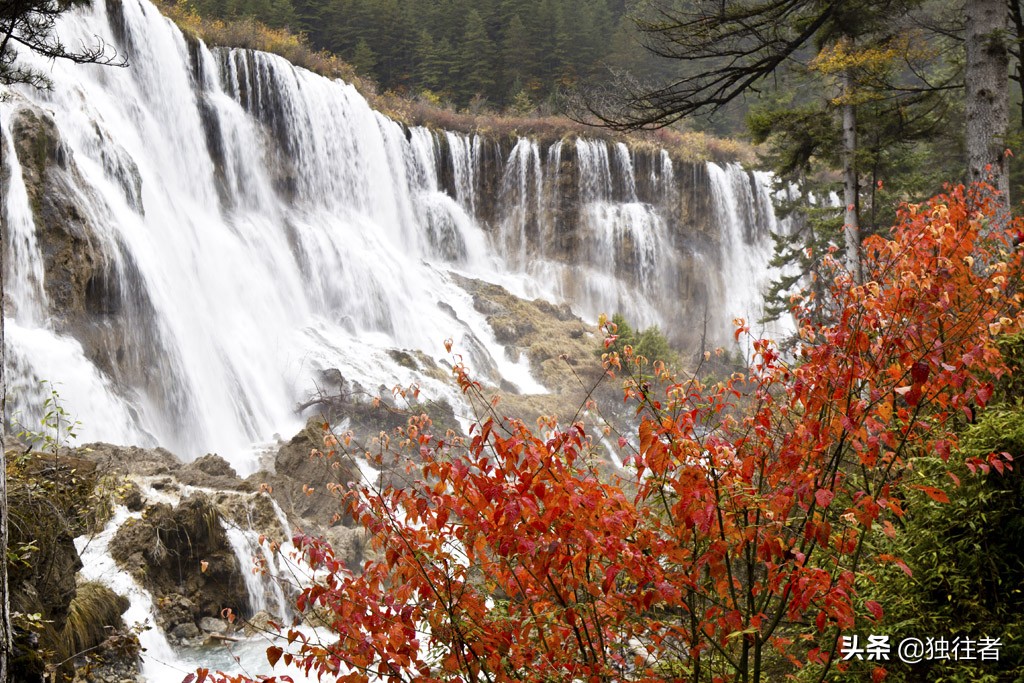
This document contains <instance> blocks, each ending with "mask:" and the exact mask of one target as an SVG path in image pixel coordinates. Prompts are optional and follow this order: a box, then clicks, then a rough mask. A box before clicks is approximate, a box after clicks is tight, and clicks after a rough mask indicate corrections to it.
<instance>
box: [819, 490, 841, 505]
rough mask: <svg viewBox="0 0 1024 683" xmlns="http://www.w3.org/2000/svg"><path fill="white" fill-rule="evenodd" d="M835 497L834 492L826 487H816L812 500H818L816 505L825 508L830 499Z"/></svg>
mask: <svg viewBox="0 0 1024 683" xmlns="http://www.w3.org/2000/svg"><path fill="white" fill-rule="evenodd" d="M835 497H836V494H834V493H832V492H831V491H829V490H828V489H818V490H817V491H816V492H815V493H814V500H816V501H817V502H818V507H823V508H827V507H828V506H829V503H831V502H832V499H833V498H835Z"/></svg>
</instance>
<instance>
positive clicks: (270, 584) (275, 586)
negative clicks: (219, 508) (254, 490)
mask: <svg viewBox="0 0 1024 683" xmlns="http://www.w3.org/2000/svg"><path fill="white" fill-rule="evenodd" d="M221 527H222V528H223V529H224V533H225V535H226V536H227V539H228V543H229V544H230V545H231V550H232V552H234V554H235V562H236V563H238V571H239V572H241V574H242V578H243V580H244V581H245V590H246V593H247V594H248V596H249V613H250V615H253V614H256V613H257V612H269V613H270V614H271V615H273V616H274V618H275V619H277V620H278V623H280V624H287V623H288V621H289V620H288V616H289V615H290V614H291V609H290V608H289V607H288V604H289V603H288V598H287V597H286V596H285V594H284V589H283V588H282V587H281V581H280V576H279V574H278V566H277V559H276V558H275V557H274V554H273V553H272V552H271V551H270V549H269V548H268V547H267V545H266V543H261V542H260V534H259V532H257V531H254V530H253V529H252V528H251V527H250V528H248V529H242V528H240V527H238V526H235V525H233V524H228V523H227V522H225V521H224V520H223V519H222V520H221Z"/></svg>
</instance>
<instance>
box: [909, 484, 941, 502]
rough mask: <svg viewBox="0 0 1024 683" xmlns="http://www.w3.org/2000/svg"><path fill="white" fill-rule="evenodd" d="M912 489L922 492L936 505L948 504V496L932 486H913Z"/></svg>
mask: <svg viewBox="0 0 1024 683" xmlns="http://www.w3.org/2000/svg"><path fill="white" fill-rule="evenodd" d="M914 488H915V489H917V490H919V491H924V493H925V495H927V496H928V497H929V498H931V499H932V500H934V501H935V502H936V503H948V502H949V496H947V495H946V492H945V491H943V490H942V489H937V488H935V487H934V486H924V485H921V484H915V485H914Z"/></svg>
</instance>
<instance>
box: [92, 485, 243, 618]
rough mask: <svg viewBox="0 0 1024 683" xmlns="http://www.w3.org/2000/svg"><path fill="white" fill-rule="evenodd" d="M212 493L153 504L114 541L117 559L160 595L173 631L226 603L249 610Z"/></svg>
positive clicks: (160, 606)
mask: <svg viewBox="0 0 1024 683" xmlns="http://www.w3.org/2000/svg"><path fill="white" fill-rule="evenodd" d="M220 518H221V515H220V512H219V511H218V509H217V507H216V506H215V505H214V503H213V502H212V501H211V500H210V498H209V497H208V496H207V495H205V494H202V493H194V494H192V495H191V496H189V497H187V498H185V499H184V500H182V501H181V503H180V504H178V505H177V506H175V507H172V506H171V505H168V504H166V503H158V504H156V505H150V506H148V507H146V509H145V510H144V511H143V515H142V518H141V519H130V520H128V521H127V522H125V523H124V524H123V525H122V526H121V528H120V529H119V530H118V532H117V534H116V535H115V536H114V538H113V540H112V541H111V544H110V551H111V554H112V555H113V557H114V559H115V560H116V561H117V563H118V564H119V565H120V566H122V567H123V568H125V569H126V570H127V571H128V572H130V573H131V574H132V575H133V576H134V577H135V578H136V580H138V581H139V582H140V583H141V584H142V585H144V586H145V587H146V588H147V589H148V590H149V591H150V592H151V593H152V594H153V596H154V599H155V602H156V605H157V621H158V623H160V624H161V625H162V626H164V627H165V628H166V629H167V630H168V631H171V630H173V629H174V628H175V627H177V626H178V625H180V624H183V623H192V624H193V625H194V624H195V622H196V620H197V619H199V618H202V617H204V616H208V617H219V616H220V614H221V611H222V610H223V609H225V608H227V609H231V610H233V611H234V612H235V613H238V614H244V613H245V611H246V609H247V605H248V595H247V592H246V588H245V581H244V579H243V577H242V575H241V573H240V568H239V567H238V566H237V563H236V561H235V556H234V553H233V552H232V550H231V547H230V544H229V543H228V540H227V537H226V535H225V533H224V530H223V528H222V526H221V523H220Z"/></svg>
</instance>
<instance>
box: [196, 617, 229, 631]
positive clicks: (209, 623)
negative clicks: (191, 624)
mask: <svg viewBox="0 0 1024 683" xmlns="http://www.w3.org/2000/svg"><path fill="white" fill-rule="evenodd" d="M199 628H200V629H202V630H203V631H205V632H206V633H227V632H228V631H229V630H230V626H229V624H228V622H227V621H225V620H224V619H216V618H214V617H203V618H202V619H200V620H199Z"/></svg>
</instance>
